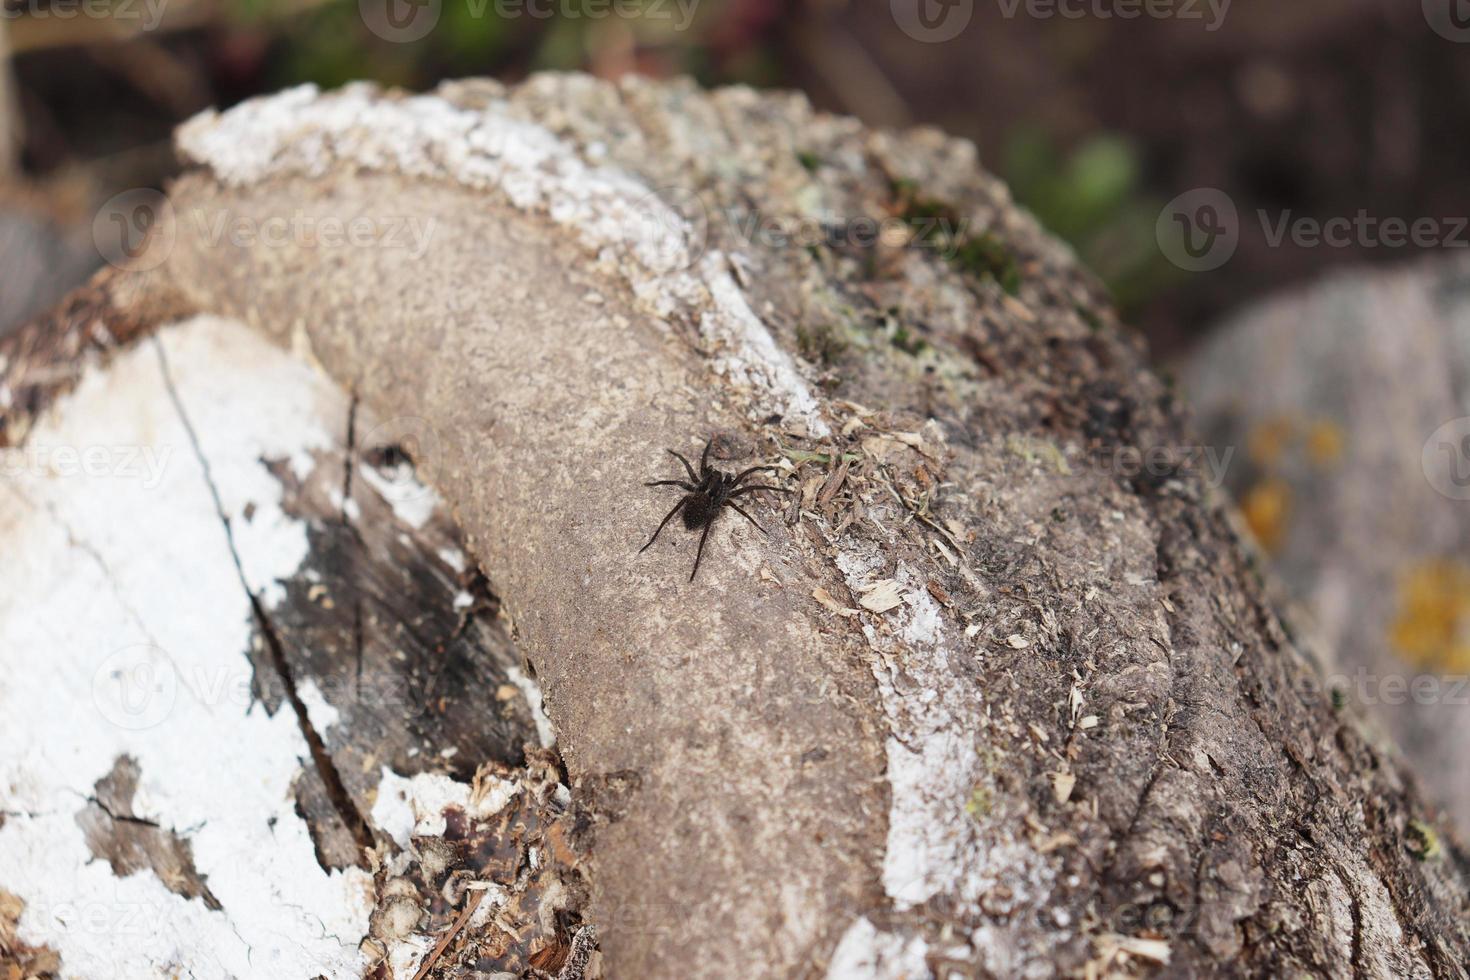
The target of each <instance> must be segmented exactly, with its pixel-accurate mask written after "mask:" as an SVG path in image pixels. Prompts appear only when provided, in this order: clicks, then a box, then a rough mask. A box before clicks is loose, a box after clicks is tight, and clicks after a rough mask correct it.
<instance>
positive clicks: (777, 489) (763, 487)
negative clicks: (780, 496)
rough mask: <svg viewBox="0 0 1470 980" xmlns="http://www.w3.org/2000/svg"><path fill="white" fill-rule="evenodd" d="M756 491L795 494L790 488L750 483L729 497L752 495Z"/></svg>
mask: <svg viewBox="0 0 1470 980" xmlns="http://www.w3.org/2000/svg"><path fill="white" fill-rule="evenodd" d="M757 490H770V491H771V492H773V493H795V492H796V491H795V490H792V489H791V488H790V487H768V486H766V485H765V484H764V483H752V484H751V485H750V486H748V487H741V488H740V489H739V490H736V491H735V492H734V493H732V494H730V496H731V497H738V496H740V495H741V494H742V493H754V492H755V491H757ZM726 499H728V498H726Z"/></svg>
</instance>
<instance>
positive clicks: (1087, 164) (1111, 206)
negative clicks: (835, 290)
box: [1004, 129, 1180, 315]
mask: <svg viewBox="0 0 1470 980" xmlns="http://www.w3.org/2000/svg"><path fill="white" fill-rule="evenodd" d="M1004 176H1005V178H1006V180H1007V181H1008V182H1009V183H1010V185H1011V191H1012V193H1013V194H1014V195H1015V197H1016V200H1017V201H1019V202H1020V203H1021V204H1023V205H1024V206H1025V207H1027V208H1028V209H1030V211H1031V212H1032V213H1033V214H1034V215H1036V217H1037V219H1038V220H1039V221H1040V222H1041V223H1042V224H1043V225H1045V226H1046V227H1047V229H1048V230H1050V231H1051V232H1053V233H1054V234H1056V235H1058V236H1060V237H1061V238H1063V239H1065V240H1066V241H1067V242H1068V243H1069V244H1071V246H1072V247H1073V248H1074V249H1076V251H1077V254H1078V256H1079V257H1080V258H1081V259H1082V261H1083V262H1084V263H1085V264H1086V265H1087V266H1088V267H1089V268H1091V269H1092V270H1093V271H1094V272H1096V273H1097V275H1098V276H1099V277H1100V278H1101V279H1102V280H1103V282H1104V283H1106V284H1107V286H1108V288H1109V290H1110V291H1111V292H1112V294H1113V298H1114V300H1115V301H1116V302H1117V304H1118V306H1119V308H1120V309H1121V310H1123V311H1124V313H1125V315H1126V314H1127V313H1129V312H1131V311H1134V310H1136V309H1138V308H1139V307H1141V306H1142V305H1143V304H1144V303H1145V302H1147V301H1148V300H1149V299H1150V298H1152V297H1154V296H1156V295H1157V294H1158V292H1159V291H1160V290H1161V289H1163V288H1164V287H1165V286H1167V285H1169V284H1171V283H1173V282H1175V281H1177V280H1178V279H1179V277H1180V273H1179V270H1178V269H1177V268H1175V267H1174V266H1173V265H1171V264H1170V263H1169V262H1168V260H1167V259H1165V258H1164V256H1163V255H1162V254H1161V253H1160V251H1159V248H1158V244H1157V241H1156V238H1155V230H1154V223H1155V222H1156V221H1157V219H1158V215H1159V210H1160V208H1161V207H1162V204H1163V202H1162V201H1160V200H1156V199H1155V197H1154V196H1152V195H1150V194H1149V193H1148V192H1147V191H1146V190H1145V189H1144V183H1143V174H1142V168H1141V164H1140V161H1139V157H1138V151H1137V150H1136V149H1135V147H1134V146H1133V144H1132V143H1130V142H1129V141H1128V140H1126V139H1123V138H1121V137H1118V136H1110V135H1103V136H1096V137H1093V138H1092V139H1090V140H1088V141H1086V142H1084V143H1083V144H1081V145H1080V146H1078V147H1077V148H1075V149H1074V150H1072V151H1071V152H1070V153H1064V152H1062V151H1061V150H1060V149H1059V148H1058V147H1057V145H1056V142H1055V140H1053V139H1052V137H1051V136H1050V135H1049V134H1047V133H1045V132H1043V131H1040V130H1036V129H1028V130H1023V131H1020V132H1017V133H1016V134H1014V135H1013V136H1012V137H1011V138H1010V140H1009V142H1008V145H1007V147H1006V152H1005V155H1004Z"/></svg>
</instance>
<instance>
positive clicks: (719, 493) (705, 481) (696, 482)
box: [638, 439, 791, 582]
mask: <svg viewBox="0 0 1470 980" xmlns="http://www.w3.org/2000/svg"><path fill="white" fill-rule="evenodd" d="M714 444H715V441H714V440H713V439H711V440H710V441H709V442H707V443H705V444H704V453H703V454H702V455H701V456H700V457H699V472H698V473H697V474H696V473H695V472H694V467H693V466H690V465H689V460H687V459H685V458H684V457H683V456H681V455H679V454H678V453H676V452H674V451H673V450H672V449H669V450H666V452H668V454H669V455H671V456H673V457H674V458H675V459H677V460H678V461H679V462H681V463H683V464H684V471H685V472H686V473H688V474H689V480H688V482H685V481H684V480H653V481H651V482H649V483H645V484H644V486H646V487H679V488H680V489H681V490H685V491H688V492H687V493H685V494H684V496H683V497H681V498H680V499H679V502H678V503H677V504H675V505H674V509H673V510H671V511H669V512H668V513H667V514H665V515H664V519H663V520H662V521H660V522H659V525H658V530H657V531H654V532H653V537H651V538H649V539H648V544H646V545H644V546H643V547H641V548H639V549H638V553H639V554H640V555H641V554H643V553H644V552H645V551H647V550H648V549H649V547H650V546H652V544H653V543H654V542H655V541H657V540H658V536H659V534H660V533H661V532H662V531H663V529H664V525H666V524H668V523H669V521H671V520H673V519H674V515H675V514H677V513H679V511H681V510H682V511H683V512H684V527H685V528H687V529H688V530H690V531H698V530H700V529H701V528H703V529H704V530H703V533H702V534H700V536H699V551H698V552H697V553H696V554H695V555H694V571H692V572H690V573H689V581H691V582H693V581H694V576H696V575H698V574H699V561H700V559H701V558H703V557H704V541H705V539H706V538H708V537H709V529H710V528H711V527H713V526H714V523H715V518H717V517H719V516H720V509H721V508H723V507H730V508H733V509H734V511H735V513H737V514H739V515H740V516H741V517H743V518H745V519H746V520H747V521H749V522H750V523H751V524H753V525H755V529H756V530H757V531H759V532H760V533H762V534H765V533H766V529H765V528H763V527H761V526H760V524H759V523H757V521H756V519H755V518H754V517H751V516H750V515H749V514H747V513H746V512H745V511H744V510H742V509H741V508H740V505H739V504H737V503H736V502H735V498H736V497H739V496H743V495H744V494H747V493H754V492H756V491H757V490H770V491H773V492H775V493H790V492H791V491H790V490H788V489H786V488H785V487H773V486H768V485H766V484H764V483H751V484H744V483H742V481H743V480H744V479H745V478H746V477H748V476H750V474H752V473H759V472H760V471H761V470H774V469H776V467H774V466H769V465H767V466H752V467H751V468H750V469H748V470H744V471H742V472H740V473H737V474H735V475H734V476H731V475H730V474H728V473H724V472H722V471H720V470H717V469H713V468H712V467H711V466H710V465H709V450H710V447H711V446H713V445H714Z"/></svg>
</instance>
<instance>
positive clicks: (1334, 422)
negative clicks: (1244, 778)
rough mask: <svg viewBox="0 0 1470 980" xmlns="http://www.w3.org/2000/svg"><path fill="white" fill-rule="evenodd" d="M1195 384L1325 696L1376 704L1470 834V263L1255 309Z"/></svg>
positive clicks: (1365, 278) (1196, 399) (1201, 356)
mask: <svg viewBox="0 0 1470 980" xmlns="http://www.w3.org/2000/svg"><path fill="white" fill-rule="evenodd" d="M1183 387H1184V389H1185V390H1184V394H1185V395H1186V397H1187V398H1188V399H1189V400H1190V401H1191V402H1192V403H1193V405H1194V406H1195V409H1196V411H1197V416H1198V422H1199V429H1200V431H1201V432H1202V433H1203V434H1204V436H1205V439H1206V442H1207V443H1209V444H1211V445H1213V446H1214V447H1215V448H1216V451H1217V453H1219V454H1220V455H1221V457H1222V458H1223V454H1224V452H1225V451H1227V450H1230V449H1233V450H1234V453H1233V456H1232V457H1231V460H1232V465H1231V466H1230V467H1229V469H1228V471H1227V475H1226V486H1227V488H1228V489H1229V490H1230V491H1231V493H1232V494H1233V495H1234V496H1235V498H1236V499H1237V500H1238V501H1239V502H1240V504H1241V509H1242V512H1243V515H1244V518H1245V521H1246V523H1247V524H1248V526H1249V527H1250V528H1251V530H1252V532H1253V533H1254V536H1255V537H1256V539H1257V541H1258V542H1259V543H1260V545H1261V547H1262V548H1263V550H1265V551H1266V552H1267V553H1268V554H1269V555H1270V556H1271V559H1272V564H1273V565H1274V567H1275V570H1276V571H1277V572H1279V574H1280V576H1281V578H1282V579H1284V581H1285V584H1286V587H1287V588H1288V589H1289V590H1290V591H1291V592H1292V594H1293V597H1294V598H1295V599H1296V600H1298V601H1299V602H1300V603H1301V604H1302V605H1303V606H1304V607H1305V609H1306V610H1307V612H1308V614H1309V615H1310V617H1311V620H1312V623H1311V626H1310V627H1309V632H1311V633H1312V634H1313V635H1314V636H1315V638H1316V639H1317V640H1318V641H1319V643H1320V647H1321V649H1323V650H1324V651H1326V652H1328V653H1329V654H1330V655H1333V656H1334V657H1335V663H1328V664H1325V665H1324V666H1325V668H1326V670H1327V673H1328V674H1329V677H1330V680H1329V684H1328V690H1327V691H1326V692H1322V693H1321V694H1316V693H1315V692H1313V693H1312V694H1311V695H1310V696H1323V697H1326V698H1328V699H1332V698H1337V699H1338V700H1339V703H1341V700H1342V699H1350V700H1354V701H1358V702H1361V703H1364V704H1365V705H1367V706H1368V708H1369V710H1370V712H1371V713H1373V714H1376V716H1377V717H1378V718H1379V719H1380V720H1381V721H1382V723H1383V724H1384V726H1385V727H1386V728H1387V730H1389V731H1390V732H1391V733H1392V734H1393V735H1394V737H1395V738H1396V739H1397V741H1398V742H1399V744H1400V745H1401V746H1402V747H1403V748H1404V750H1405V751H1406V752H1407V753H1408V754H1409V755H1410V756H1411V757H1412V758H1413V759H1414V761H1415V763H1417V768H1418V771H1419V772H1420V773H1421V775H1422V776H1423V778H1424V779H1425V780H1426V782H1428V783H1429V784H1430V786H1429V788H1430V790H1431V793H1430V795H1431V796H1436V797H1438V798H1439V799H1441V800H1442V801H1444V803H1445V804H1446V805H1447V806H1448V807H1450V808H1451V810H1452V811H1453V812H1454V813H1455V814H1456V816H1457V818H1458V820H1459V823H1460V826H1461V828H1462V830H1463V831H1464V832H1465V834H1466V836H1470V779H1466V778H1465V773H1466V770H1467V769H1470V261H1467V260H1464V259H1460V260H1454V261H1451V260H1445V259H1433V260H1429V261H1426V262H1423V263H1420V264H1418V265H1416V266H1412V267H1410V268H1406V269H1401V270H1395V271H1384V272H1376V273H1375V272H1365V271H1363V270H1354V271H1351V272H1347V271H1345V272H1342V273H1339V274H1336V275H1334V276H1331V277H1329V278H1328V279H1326V280H1325V281H1323V282H1322V283H1320V284H1318V285H1316V286H1312V287H1310V288H1307V289H1304V290H1301V291H1298V292H1295V293H1291V294H1288V295H1285V296H1282V297H1278V298H1275V299H1271V300H1268V301H1266V302H1264V303H1261V304H1258V305H1254V306H1251V307H1250V308H1248V309H1246V310H1244V311H1242V312H1241V313H1239V314H1237V315H1235V316H1233V317H1231V318H1230V319H1229V320H1227V321H1226V322H1225V323H1224V324H1223V325H1222V326H1221V327H1220V329H1219V330H1218V331H1217V332H1216V333H1215V334H1214V335H1213V336H1212V338H1211V339H1210V340H1209V341H1208V342H1207V343H1206V344H1205V345H1204V346H1203V347H1201V348H1200V349H1199V350H1198V351H1197V352H1196V353H1195V354H1194V356H1193V358H1192V360H1191V361H1190V363H1189V366H1188V369H1187V370H1186V372H1185V373H1184V376H1183Z"/></svg>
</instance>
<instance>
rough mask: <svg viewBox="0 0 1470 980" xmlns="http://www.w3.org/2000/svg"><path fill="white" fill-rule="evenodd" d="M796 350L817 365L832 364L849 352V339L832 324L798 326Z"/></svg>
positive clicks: (801, 324) (800, 324) (803, 324)
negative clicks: (845, 352)
mask: <svg viewBox="0 0 1470 980" xmlns="http://www.w3.org/2000/svg"><path fill="white" fill-rule="evenodd" d="M796 349H797V350H799V351H800V352H801V356H802V357H805V358H806V359H807V360H808V361H811V362H813V363H815V364H832V363H834V362H836V361H837V359H838V358H840V357H841V356H842V354H843V352H844V351H846V350H847V339H846V338H845V337H843V335H842V333H841V331H839V330H838V329H837V328H836V327H834V326H832V324H830V323H818V324H816V325H814V326H808V325H807V324H805V323H798V324H797V325H796Z"/></svg>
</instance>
